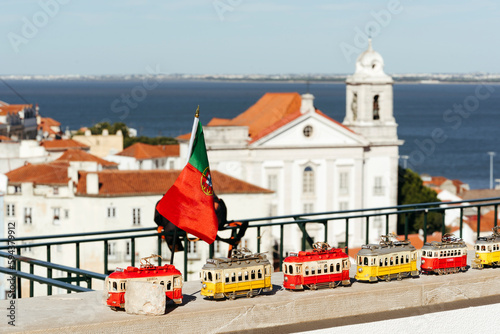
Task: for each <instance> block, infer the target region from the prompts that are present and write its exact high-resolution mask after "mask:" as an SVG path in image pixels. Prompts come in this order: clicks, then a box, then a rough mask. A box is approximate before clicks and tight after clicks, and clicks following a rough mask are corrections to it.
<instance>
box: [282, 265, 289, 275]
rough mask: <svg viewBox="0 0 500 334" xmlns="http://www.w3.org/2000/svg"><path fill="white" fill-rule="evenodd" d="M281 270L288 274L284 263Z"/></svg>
mask: <svg viewBox="0 0 500 334" xmlns="http://www.w3.org/2000/svg"><path fill="white" fill-rule="evenodd" d="M283 272H284V273H285V274H288V270H287V267H286V264H283Z"/></svg>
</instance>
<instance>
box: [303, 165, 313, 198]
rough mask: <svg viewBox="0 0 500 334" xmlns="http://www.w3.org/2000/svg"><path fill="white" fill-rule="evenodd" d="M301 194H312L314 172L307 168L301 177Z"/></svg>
mask: <svg viewBox="0 0 500 334" xmlns="http://www.w3.org/2000/svg"><path fill="white" fill-rule="evenodd" d="M302 181H303V182H302V193H304V194H314V170H313V169H312V168H311V167H309V166H307V167H306V168H305V169H304V173H303V177H302Z"/></svg>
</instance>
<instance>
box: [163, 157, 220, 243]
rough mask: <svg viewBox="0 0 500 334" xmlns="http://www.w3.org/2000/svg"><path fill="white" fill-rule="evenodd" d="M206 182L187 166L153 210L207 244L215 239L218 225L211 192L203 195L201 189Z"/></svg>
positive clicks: (199, 174)
mask: <svg viewBox="0 0 500 334" xmlns="http://www.w3.org/2000/svg"><path fill="white" fill-rule="evenodd" d="M206 182H207V177H206V176H203V174H202V173H201V172H200V171H199V170H198V169H196V168H195V167H193V166H192V165H191V164H190V163H188V164H187V165H186V167H184V169H183V170H182V172H181V174H180V175H179V177H178V178H177V180H176V181H175V183H174V185H173V186H172V187H171V188H170V189H169V190H168V191H167V193H166V194H165V195H164V196H163V198H162V199H161V200H160V202H159V203H158V205H157V207H156V209H157V210H158V212H159V213H160V214H161V215H162V216H163V217H165V218H166V219H168V220H169V221H170V222H172V223H173V224H174V225H175V226H177V227H178V228H180V229H182V230H184V231H186V232H188V233H191V234H192V235H195V236H197V237H198V238H200V239H202V240H203V241H206V242H207V243H209V244H211V243H213V242H214V240H215V238H216V236H217V229H218V221H217V216H216V215H215V209H214V196H213V192H212V193H209V194H207V193H206V192H204V191H203V188H202V186H206V184H207V183H206ZM209 182H210V187H211V180H209Z"/></svg>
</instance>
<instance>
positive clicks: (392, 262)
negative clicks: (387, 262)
mask: <svg viewBox="0 0 500 334" xmlns="http://www.w3.org/2000/svg"><path fill="white" fill-rule="evenodd" d="M393 265H394V258H393V257H391V266H393Z"/></svg>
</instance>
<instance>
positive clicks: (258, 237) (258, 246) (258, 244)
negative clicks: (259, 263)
mask: <svg viewBox="0 0 500 334" xmlns="http://www.w3.org/2000/svg"><path fill="white" fill-rule="evenodd" d="M257 253H260V226H257Z"/></svg>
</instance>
